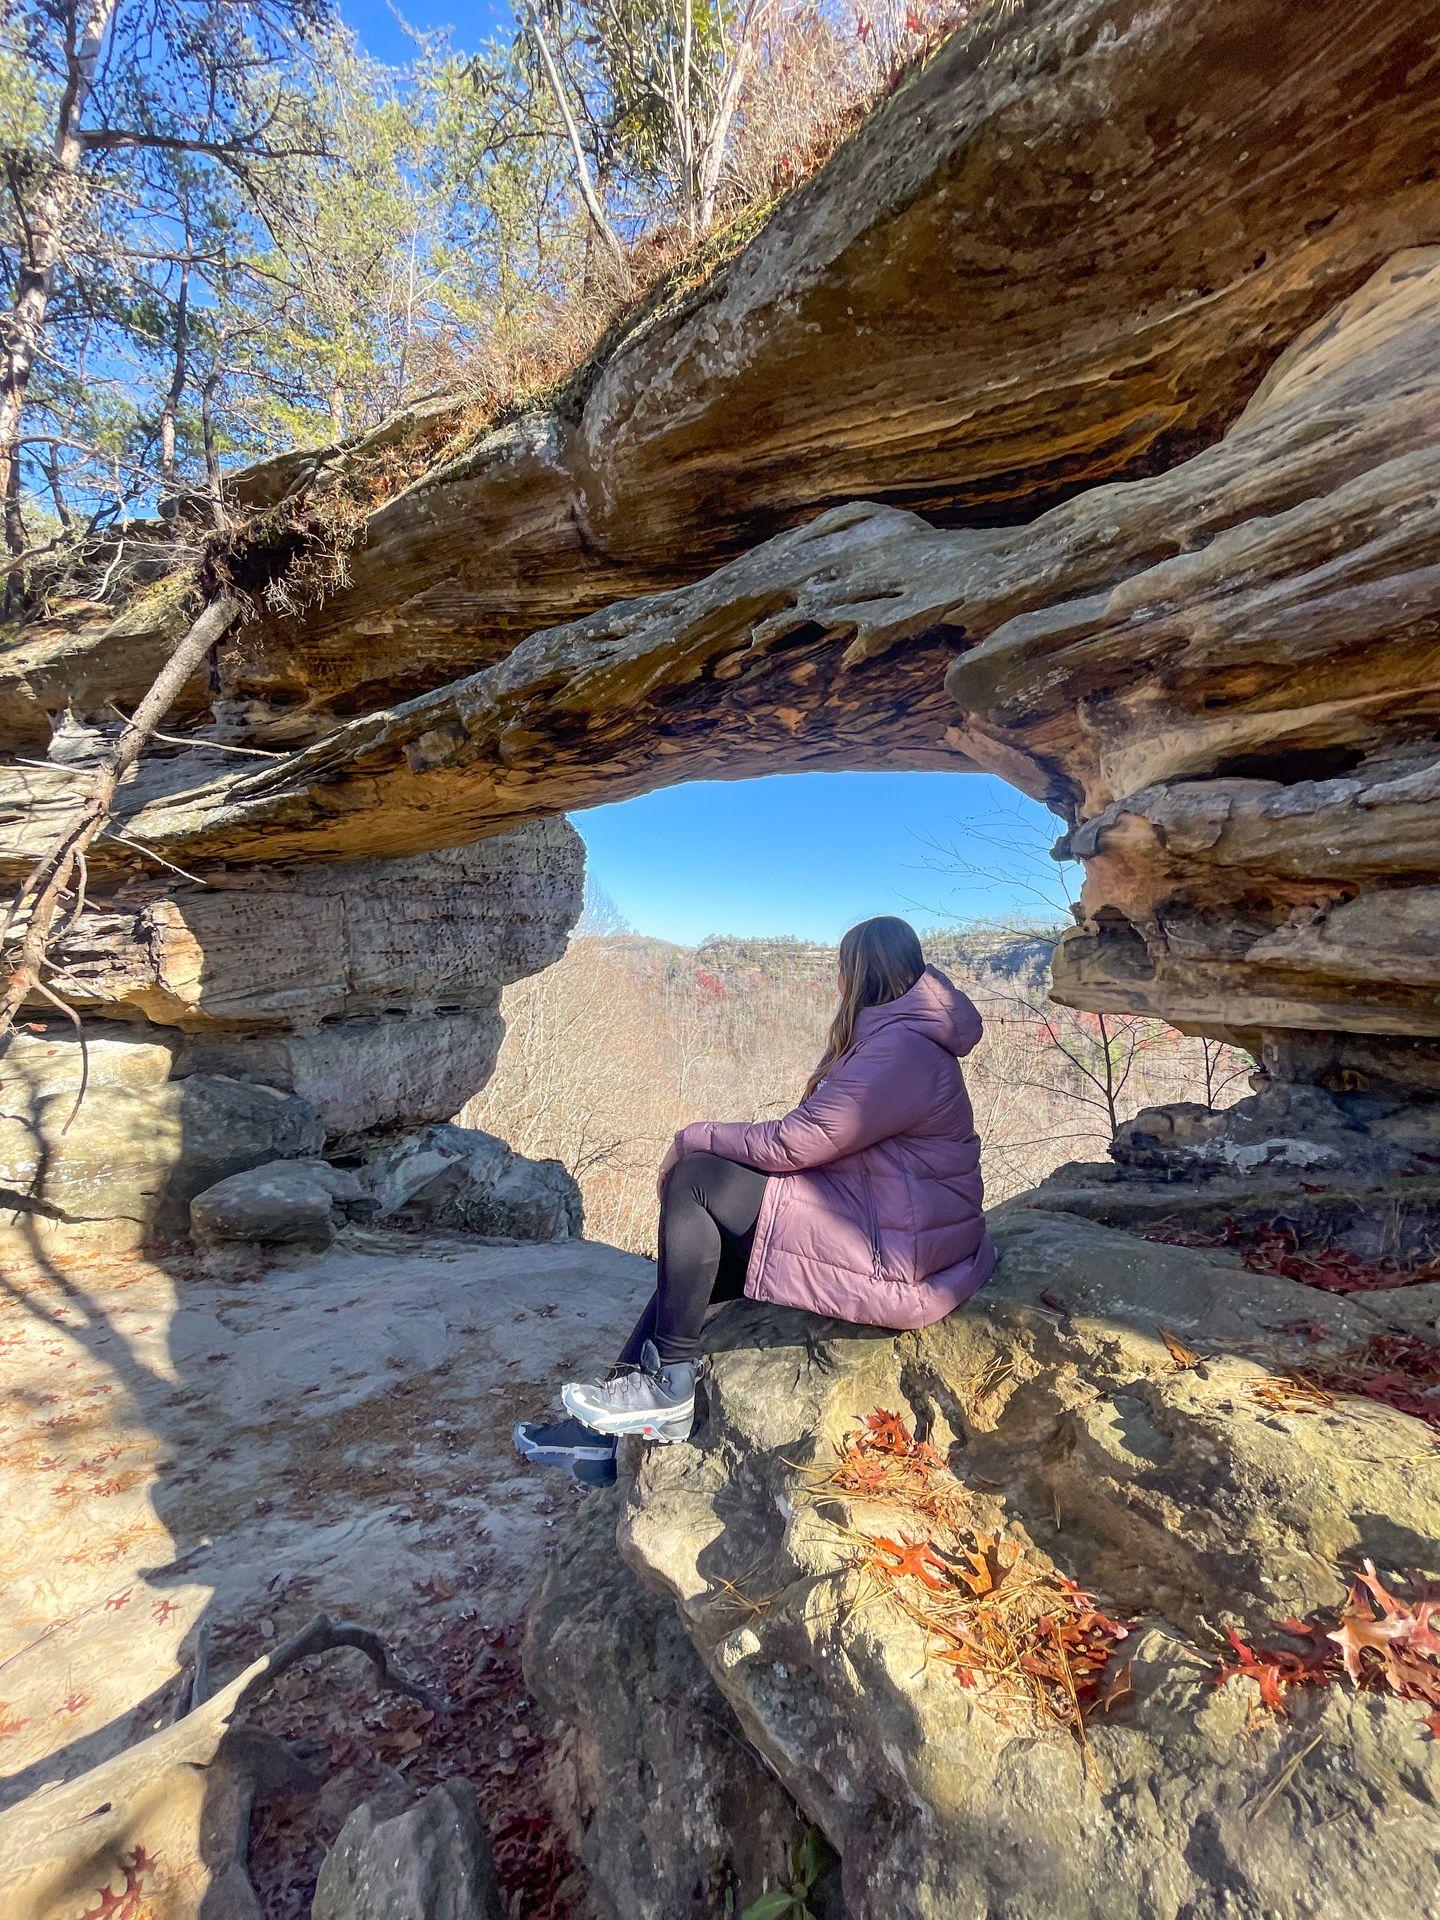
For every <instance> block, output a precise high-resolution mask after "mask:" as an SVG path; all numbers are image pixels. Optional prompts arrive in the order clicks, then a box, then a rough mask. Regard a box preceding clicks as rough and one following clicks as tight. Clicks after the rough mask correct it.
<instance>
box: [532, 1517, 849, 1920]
mask: <svg viewBox="0 0 1440 1920" xmlns="http://www.w3.org/2000/svg"><path fill="white" fill-rule="evenodd" d="M618 1504H619V1503H618V1495H617V1493H616V1492H615V1491H614V1490H613V1489H612V1490H607V1491H606V1492H605V1493H603V1494H596V1495H595V1496H594V1497H592V1498H591V1499H589V1500H587V1501H586V1503H585V1505H584V1507H583V1509H582V1510H581V1513H580V1516H579V1518H578V1519H577V1521H576V1523H575V1525H574V1527H573V1528H572V1530H571V1532H570V1534H569V1536H568V1537H567V1538H566V1539H564V1540H562V1541H561V1542H560V1544H559V1545H558V1546H557V1547H556V1549H555V1552H554V1555H553V1557H552V1558H551V1560H550V1563H549V1566H548V1567H547V1569H546V1573H545V1579H544V1582H543V1584H542V1586H541V1588H540V1592H539V1594H538V1595H537V1597H536V1600H535V1602H534V1604H533V1606H532V1608H531V1613H530V1620H529V1628H528V1632H527V1635H526V1640H525V1650H524V1658H525V1679H526V1684H527V1685H528V1686H529V1688H530V1690H531V1692H532V1693H533V1694H534V1695H535V1697H536V1699H537V1701H538V1702H539V1704H540V1706H541V1707H542V1709H544V1710H545V1711H546V1712H547V1713H548V1714H549V1715H550V1717H551V1718H552V1719H553V1720H554V1721H555V1722H556V1723H557V1724H560V1725H563V1726H566V1727H567V1728H569V1729H570V1732H569V1735H568V1737H567V1738H566V1739H565V1740H564V1741H562V1742H561V1743H560V1745H559V1746H558V1748H557V1749H556V1750H555V1752H554V1754H553V1755H552V1759H551V1766H550V1775H549V1780H548V1793H549V1797H550V1799H551V1801H552V1803H553V1805H554V1807H555V1810H556V1813H557V1815H558V1817H559V1818H560V1820H561V1823H562V1825H563V1827H564V1830H565V1833H566V1836H567V1838H568V1839H569V1841H570V1845H571V1848H572V1849H573V1851H574V1853H575V1855H576V1858H577V1859H578V1860H579V1861H580V1862H581V1864H582V1865H583V1866H584V1867H585V1869H586V1871H587V1873H588V1875H589V1879H590V1888H591V1892H592V1894H593V1896H594V1898H595V1900H596V1902H597V1903H598V1905H599V1907H600V1909H601V1911H602V1912H603V1913H604V1914H605V1915H606V1916H607V1920H692V1916H693V1920H708V1916H710V1915H713V1914H718V1913H732V1912H733V1913H740V1912H742V1911H744V1910H745V1909H746V1908H748V1907H749V1906H751V1905H752V1904H753V1903H754V1902H755V1901H756V1900H758V1899H759V1898H760V1897H761V1896H762V1894H764V1893H765V1892H766V1891H768V1890H770V1889H772V1888H774V1887H777V1886H782V1885H786V1884H789V1883H790V1881H791V1880H792V1878H793V1876H794V1871H795V1863H796V1859H797V1856H798V1855H799V1853H800V1850H801V1849H802V1848H803V1847H804V1846H805V1845H806V1843H807V1836H808V1834H809V1832H810V1827H809V1822H808V1821H806V1820H805V1819H804V1817H803V1816H802V1815H801V1814H800V1813H799V1811H798V1810H797V1808H796V1806H795V1803H794V1801H793V1800H792V1799H791V1798H790V1796H789V1795H788V1794H787V1793H786V1791H785V1789H784V1787H782V1786H781V1784H780V1782H779V1780H778V1779H777V1778H776V1776H775V1774H774V1773H773V1772H772V1770H771V1769H770V1768H769V1767H768V1766H767V1765H766V1764H765V1762H764V1761H763V1760H762V1759H761V1758H760V1756H759V1754H757V1753H756V1752H755V1751H754V1749H753V1748H751V1747H749V1746H748V1745H747V1744H746V1742H745V1738H744V1735H743V1734H742V1732H741V1730H740V1726H739V1723H738V1722H737V1720H736V1718H735V1715H734V1712H733V1710H732V1709H731V1708H730V1706H729V1705H728V1704H727V1702H726V1700H725V1697H724V1695H723V1694H721V1693H720V1691H719V1689H718V1688H717V1687H716V1686H715V1683H714V1681H712V1680H711V1678H710V1675H709V1674H708V1673H707V1672H706V1669H705V1664H704V1662H703V1661H702V1660H701V1658H700V1656H699V1654H698V1653H697V1652H696V1650H695V1647H694V1645H693V1644H692V1642H691V1640H690V1638H689V1636H688V1635H687V1634H686V1632H685V1629H684V1627H683V1626H682V1625H681V1623H680V1619H679V1617H678V1615H677V1614H676V1612H675V1609H674V1607H673V1606H671V1605H670V1604H669V1603H668V1602H667V1601H666V1599H665V1598H664V1596H663V1595H662V1594H661V1593H660V1592H658V1591H657V1590H656V1589H655V1588H654V1587H652V1586H648V1585H647V1584H646V1583H645V1582H644V1581H643V1580H641V1579H640V1578H639V1577H638V1576H637V1574H636V1573H635V1571H634V1570H633V1568H631V1567H630V1566H628V1565H627V1564H626V1562H625V1561H623V1560H622V1559H621V1558H620V1556H619V1554H618V1553H616V1552H615V1523H616V1518H617V1513H618ZM597 1693H598V1694H599V1695H600V1696H601V1697H602V1698H603V1699H604V1700H605V1702H606V1704H607V1708H613V1709H614V1711H615V1714H616V1718H614V1719H613V1720H611V1721H609V1722H608V1723H603V1724H602V1722H601V1721H600V1720H599V1718H598V1717H597V1716H595V1715H594V1714H593V1713H592V1711H591V1706H590V1702H591V1701H592V1700H593V1699H594V1697H595V1696H596V1695H597ZM827 1851H828V1850H827ZM833 1881H834V1876H833V1874H832V1875H831V1876H830V1882H833ZM809 1904H810V1908H811V1912H812V1914H813V1915H814V1916H815V1920H830V1916H839V1915H842V1914H843V1912H844V1908H843V1905H842V1904H841V1903H840V1895H839V1888H838V1885H836V1884H830V1883H822V1886H821V1888H820V1890H819V1892H817V1893H814V1894H812V1896H811V1899H810V1903H809Z"/></svg>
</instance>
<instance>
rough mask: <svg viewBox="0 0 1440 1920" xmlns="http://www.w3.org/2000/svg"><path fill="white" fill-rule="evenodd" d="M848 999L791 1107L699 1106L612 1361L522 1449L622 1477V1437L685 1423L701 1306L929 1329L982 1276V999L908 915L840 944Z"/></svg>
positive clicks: (843, 993) (987, 1257)
mask: <svg viewBox="0 0 1440 1920" xmlns="http://www.w3.org/2000/svg"><path fill="white" fill-rule="evenodd" d="M839 984H840V1006H839V1010H838V1012H837V1013H836V1015H835V1019H834V1021H833V1023H832V1024H831V1028H830V1036H829V1040H828V1042H827V1044H826V1047H825V1052H824V1054H823V1055H822V1057H821V1060H820V1064H819V1065H818V1066H817V1067H816V1069H815V1072H814V1074H813V1075H812V1077H811V1080H810V1084H809V1086H808V1087H807V1088H806V1090H805V1097H804V1098H803V1099H802V1100H801V1102H800V1104H799V1106H798V1107H796V1108H795V1109H794V1110H793V1111H792V1112H790V1113H787V1114H786V1115H785V1117H784V1119H783V1120H758V1121H755V1122H753V1123H749V1124H747V1123H746V1122H744V1121H713V1120H701V1121H696V1122H694V1123H693V1124H692V1125H690V1126H688V1127H685V1128H684V1129H683V1130H682V1131H681V1132H680V1133H678V1134H676V1136H675V1140H674V1144H673V1145H672V1146H671V1148H670V1150H669V1152H668V1153H667V1154H666V1155H665V1159H664V1162H663V1164H662V1166H661V1168H660V1233H659V1278H658V1282H657V1285H656V1288H655V1292H654V1295H653V1296H652V1298H651V1300H650V1302H649V1304H648V1305H647V1307H646V1308H645V1311H644V1312H643V1313H642V1314H641V1316H640V1319H639V1321H638V1322H637V1324H636V1327H635V1330H634V1332H633V1333H632V1334H631V1335H630V1338H629V1339H628V1340H627V1341H626V1343H625V1347H624V1351H623V1352H622V1353H621V1355H620V1358H619V1360H618V1362H617V1363H616V1365H615V1367H614V1368H613V1369H612V1370H611V1372H610V1373H609V1375H608V1376H607V1377H606V1378H605V1379H603V1380H599V1381H596V1382H594V1383H593V1384H586V1383H584V1382H579V1381H572V1382H571V1383H570V1384H569V1385H568V1386H566V1387H565V1388H563V1390H562V1392H561V1399H562V1400H563V1401H564V1404H565V1409H566V1412H567V1413H568V1414H569V1416H570V1417H569V1418H568V1419H567V1420H562V1421H560V1422H558V1423H556V1424H555V1425H552V1426H538V1425H535V1424H533V1423H531V1422H529V1421H523V1422H522V1423H521V1424H520V1425H519V1426H518V1427H517V1428H516V1429H515V1444H516V1447H517V1448H518V1450H519V1451H520V1452H521V1454H523V1455H524V1456H525V1457H526V1458H527V1459H531V1460H543V1461H551V1462H557V1463H561V1462H563V1463H567V1464H570V1465H571V1466H572V1467H573V1468H574V1470H575V1472H576V1474H577V1476H578V1477H580V1478H582V1479H586V1480H601V1479H607V1478H609V1477H611V1475H612V1474H613V1463H614V1449H615V1436H617V1435H621V1434H638V1435H640V1436H642V1437H643V1438H645V1439H647V1440H661V1441H674V1440H684V1439H687V1438H688V1437H689V1434H690V1429H691V1426H692V1424H693V1422H694V1417H695V1382H696V1378H697V1373H698V1368H697V1364H696V1357H695V1356H696V1347H697V1344H698V1341H699V1337H700V1330H701V1327H702V1325H703V1323H704V1319H705V1313H706V1309H707V1308H708V1307H709V1306H710V1305H711V1303H712V1302H713V1301H716V1300H733V1299H738V1298H739V1297H741V1296H742V1295H743V1296H744V1297H745V1298H747V1299H750V1300H765V1301H770V1302H772V1303H774V1304H775V1305H779V1306H787V1307H808V1308H809V1309H810V1311H811V1312H812V1313H821V1314H828V1315H830V1316H832V1317H833V1318H835V1319H837V1320H851V1321H855V1322H857V1323H859V1324H862V1325H867V1326H877V1327H923V1326H927V1325H928V1324H929V1323H930V1322H931V1321H932V1320H939V1319H941V1318H942V1317H943V1316H944V1315H945V1314H947V1313H949V1312H950V1310H951V1308H952V1307H956V1306H958V1305H959V1304H960V1302H961V1301H962V1300H968V1299H969V1298H970V1296H971V1294H972V1293H974V1292H975V1291H976V1290H977V1288H979V1287H981V1286H982V1285H983V1284H984V1283H985V1281H986V1280H987V1279H988V1278H989V1276H990V1273H991V1271H992V1269H993V1268H994V1265H995V1248H994V1245H993V1243H992V1242H991V1240H990V1237H989V1235H988V1234H987V1233H986V1231H985V1219H984V1215H983V1213H982V1211H981V1198H982V1186H981V1180H980V1141H979V1139H978V1137H977V1135H976V1132H975V1119H974V1115H973V1113H972V1112H971V1109H970V1099H969V1096H968V1094H967V1093H966V1091H965V1082H964V1079H963V1078H962V1076H961V1073H960V1067H959V1062H960V1060H961V1059H962V1058H963V1056H964V1055H965V1054H967V1053H969V1051H970V1049H971V1048H972V1047H973V1046H974V1045H975V1042H976V1041H977V1040H978V1039H979V1038H980V1016H979V1014H978V1013H977V1012H976V1011H975V1008H974V1006H973V1004H972V1003H971V1002H970V1000H969V999H967V997H966V996H965V995H964V994H963V993H961V991H960V990H959V988H958V987H956V986H953V985H952V984H951V982H950V981H949V980H947V979H946V977H945V975H944V974H943V973H940V972H938V971H937V970H936V969H935V968H934V967H927V966H926V964H925V956H924V955H923V953H922V952H921V950H920V942H919V940H918V939H917V938H916V937H915V933H914V930H913V929H912V928H911V927H909V926H907V925H906V923H905V922H904V921H903V920H896V919H892V918H890V917H888V916H886V917H882V918H880V919H876V920H862V921H861V922H860V924H859V926H856V927H852V928H851V929H850V931H849V932H848V933H847V934H846V935H845V937H844V938H843V939H842V940H841V942H840V983H839Z"/></svg>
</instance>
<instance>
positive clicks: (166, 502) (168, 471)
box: [160, 219, 190, 520]
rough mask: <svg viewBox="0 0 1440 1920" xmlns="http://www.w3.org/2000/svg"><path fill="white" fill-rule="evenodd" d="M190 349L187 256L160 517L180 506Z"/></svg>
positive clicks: (165, 409) (168, 400)
mask: <svg viewBox="0 0 1440 1920" xmlns="http://www.w3.org/2000/svg"><path fill="white" fill-rule="evenodd" d="M185 248H186V253H187V255H188V253H189V248H190V222H189V220H188V219H187V220H186V222H185ZM189 350H190V262H189V259H188V258H187V259H185V260H184V261H182V262H181V266H180V292H179V295H178V296H177V298H176V301H175V340H174V356H173V359H172V362H171V374H170V385H169V387H168V388H167V390H166V394H165V401H164V404H163V406H162V407H161V409H160V517H161V519H162V520H170V519H173V518H174V516H175V514H176V513H177V512H178V510H179V507H180V469H179V460H178V457H177V453H176V432H177V427H176V423H177V421H178V418H179V414H180V402H181V400H182V398H183V397H184V394H185V382H186V379H187V377H188V374H189Z"/></svg>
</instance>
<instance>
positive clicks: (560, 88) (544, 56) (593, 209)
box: [525, 7, 632, 293]
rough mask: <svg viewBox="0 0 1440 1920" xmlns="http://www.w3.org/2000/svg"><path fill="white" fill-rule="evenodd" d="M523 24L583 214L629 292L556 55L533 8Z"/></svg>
mask: <svg viewBox="0 0 1440 1920" xmlns="http://www.w3.org/2000/svg"><path fill="white" fill-rule="evenodd" d="M525 24H526V26H527V27H528V28H529V29H530V37H531V38H532V39H533V40H534V42H535V49H536V52H537V53H538V54H539V55H540V64H541V66H542V67H543V68H544V69H545V79H546V81H547V83H548V85H549V88H550V91H551V93H552V94H553V95H554V99H555V105H556V107H557V108H558V109H559V112H560V118H561V120H562V121H563V122H564V126H565V132H566V135H567V137H568V139H569V141H570V151H571V153H572V154H573V155H574V159H575V181H576V185H577V186H578V187H579V189H580V198H581V199H582V200H583V201H584V203H585V211H586V213H587V214H588V215H589V216H590V224H591V226H593V227H594V229H595V231H596V233H597V234H598V235H599V236H600V239H601V241H602V242H603V244H604V246H605V250H606V252H607V253H608V254H609V255H610V258H611V261H612V262H613V263H614V266H615V270H616V272H617V273H618V274H619V276H620V284H621V286H622V287H623V288H624V289H625V291H626V292H627V293H628V292H629V291H630V288H631V285H632V281H631V277H630V262H629V260H628V259H627V258H626V257H625V248H624V245H623V244H622V242H621V239H620V236H619V234H618V233H616V231H615V229H614V227H612V226H611V224H610V217H609V215H608V214H607V213H606V211H605V208H604V206H603V204H602V202H601V199H600V195H599V193H598V191H597V190H596V186H595V182H594V181H593V180H592V179H591V178H590V162H589V159H588V158H587V157H586V153H585V147H584V143H583V142H582V140H581V138H580V129H579V127H578V126H577V125H576V124H575V115H574V114H573V113H572V112H571V110H570V99H569V96H568V95H567V93H566V91H565V82H564V80H563V79H562V78H561V75H560V69H559V67H558V66H557V65H556V62H555V56H554V54H553V53H551V51H550V42H549V41H548V40H547V39H546V38H545V31H544V29H543V27H542V26H541V25H540V20H539V16H538V15H537V14H536V12H535V9H534V7H526V9H525Z"/></svg>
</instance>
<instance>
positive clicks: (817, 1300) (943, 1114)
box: [675, 967, 995, 1327]
mask: <svg viewBox="0 0 1440 1920" xmlns="http://www.w3.org/2000/svg"><path fill="white" fill-rule="evenodd" d="M979 1038H980V1016H979V1014H978V1013H977V1012H976V1011H975V1008H974V1006H973V1004H972V1003H971V1001H970V1000H969V999H967V998H966V996H965V995H964V994H963V993H961V991H960V989H959V988H958V987H956V986H954V985H952V983H951V982H950V981H949V980H947V979H946V978H945V975H944V974H943V973H940V972H938V971H937V970H936V969H935V968H934V967H927V968H926V969H925V972H924V973H923V974H921V976H920V978H919V979H918V980H917V981H916V982H915V985H914V986H913V987H911V989H910V991H909V992H908V993H906V994H903V995H902V996H901V998H900V999H898V1000H892V1001H891V1002H890V1004H889V1005H888V1006H884V1007H866V1008H865V1009H864V1010H863V1011H862V1012H861V1013H860V1014H859V1016H858V1017H857V1019H856V1022H855V1038H854V1041H853V1042H852V1044H851V1046H850V1048H849V1050H848V1051H847V1052H845V1053H844V1054H842V1055H841V1057H840V1058H839V1060H837V1061H836V1063H835V1065H834V1066H833V1067H832V1068H831V1069H830V1071H829V1073H827V1074H826V1076H825V1078H824V1079H823V1080H822V1081H821V1083H820V1085H819V1086H818V1087H817V1088H816V1089H815V1091H814V1093H812V1094H811V1095H810V1097H809V1098H808V1099H807V1100H803V1101H802V1102H801V1103H800V1105H799V1106H798V1107H796V1108H795V1109H794V1111H793V1112H791V1113H787V1114H786V1115H785V1117H784V1119H783V1120H758V1121H755V1122H754V1123H753V1124H747V1123H745V1122H744V1121H738V1120H737V1121H713V1120H702V1121H698V1122H696V1123H695V1124H694V1125H692V1126H688V1127H686V1128H684V1129H683V1131H682V1132H681V1133H680V1134H679V1135H677V1137H676V1142H675V1144H676V1147H677V1148H678V1149H679V1151H680V1152H681V1153H701V1152H708V1153H718V1154H720V1155H721V1156H722V1158H724V1159H726V1160H737V1161H739V1162H740V1164H741V1165H742V1166H747V1167H757V1168H759V1169H760V1171H761V1172H763V1173H769V1174H776V1175H779V1176H780V1177H779V1178H778V1179H773V1180H771V1181H770V1183H769V1185H768V1186H767V1188H766V1190H765V1197H764V1200H763V1202H762V1203H761V1208H760V1218H759V1221H758V1222H757V1224H756V1228H755V1244H754V1248H753V1250H752V1252H751V1255H750V1269H749V1273H748V1274H747V1276H746V1280H745V1291H746V1293H747V1294H748V1295H749V1297H750V1298H751V1299H752V1300H771V1301H775V1302H777V1303H778V1304H780V1305H783V1306H793V1307H809V1308H810V1309H811V1310H812V1311H813V1312H815V1313H826V1314H833V1315H835V1316H836V1317H837V1318H839V1319H841V1320H855V1321H860V1322H862V1323H866V1324H869V1325H872V1326H880V1327H923V1326H928V1325H929V1323H930V1322H931V1321H932V1320H939V1319H941V1318H943V1316H944V1315H945V1314H947V1313H949V1312H950V1310H951V1308H952V1307H956V1306H958V1305H959V1304H960V1302H961V1301H962V1300H968V1299H969V1298H970V1295H971V1294H972V1293H974V1292H975V1291H976V1290H977V1289H978V1288H979V1287H981V1286H983V1285H984V1283H985V1281H986V1280H987V1279H989V1277H990V1274H991V1273H992V1271H993V1270H994V1266H995V1248H994V1245H993V1243H992V1242H991V1240H990V1236H989V1235H988V1234H987V1233H986V1231H985V1217H984V1214H983V1212H982V1210H981V1203H982V1200H983V1196H984V1189H983V1187H982V1184H981V1179H980V1142H979V1139H978V1138H977V1136H976V1133H975V1117H974V1115H973V1113H972V1112H971V1109H970V1098H969V1095H968V1094H967V1093H966V1091H965V1082H964V1080H963V1079H962V1078H961V1074H960V1067H959V1064H958V1063H959V1060H960V1057H961V1056H962V1055H964V1054H967V1053H969V1051H970V1049H971V1048H972V1047H973V1046H974V1045H975V1042H976V1041H977V1040H978V1039H979Z"/></svg>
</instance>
